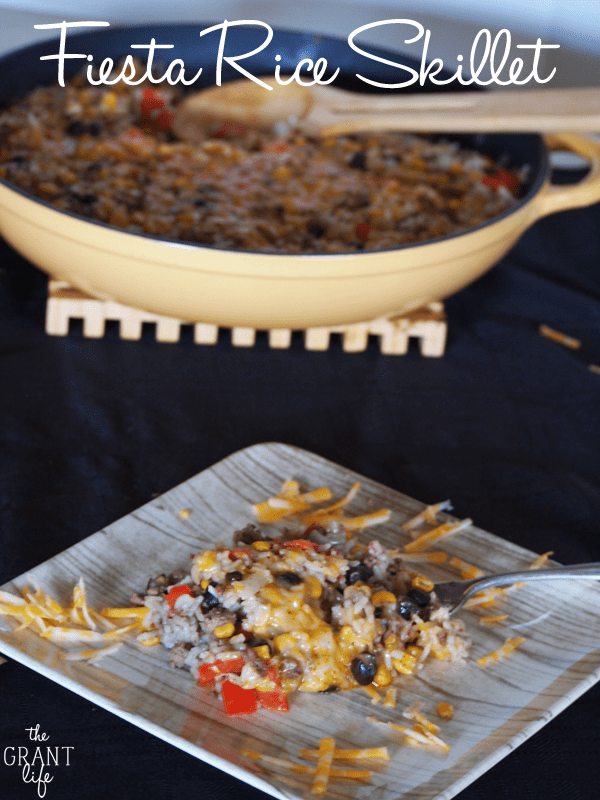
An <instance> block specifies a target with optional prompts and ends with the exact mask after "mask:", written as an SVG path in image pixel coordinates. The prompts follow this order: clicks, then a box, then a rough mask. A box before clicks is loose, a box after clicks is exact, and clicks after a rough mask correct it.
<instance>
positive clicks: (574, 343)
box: [538, 323, 581, 350]
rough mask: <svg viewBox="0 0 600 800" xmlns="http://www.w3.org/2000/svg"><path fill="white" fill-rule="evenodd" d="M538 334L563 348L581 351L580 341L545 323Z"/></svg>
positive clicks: (539, 328)
mask: <svg viewBox="0 0 600 800" xmlns="http://www.w3.org/2000/svg"><path fill="white" fill-rule="evenodd" d="M538 333H539V334H540V336H544V337H545V338H546V339H552V341H553V342H557V343H558V344H562V345H563V347H568V348H569V349H570V350H579V348H580V347H581V341H580V340H579V339H575V338H574V337H573V336H568V335H567V334H566V333H561V332H560V331H557V330H555V329H554V328H551V327H550V326H549V325H544V324H543V323H542V324H541V325H540V326H539V327H538Z"/></svg>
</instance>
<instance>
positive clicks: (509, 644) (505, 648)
mask: <svg viewBox="0 0 600 800" xmlns="http://www.w3.org/2000/svg"><path fill="white" fill-rule="evenodd" d="M524 641H525V638H524V637H523V636H515V637H514V638H513V639H511V638H508V639H507V640H506V641H505V642H504V644H501V645H500V647H498V648H497V649H496V650H494V651H493V652H491V653H488V654H487V655H485V656H481V658H478V659H477V663H478V664H479V666H480V667H487V666H488V665H489V664H493V663H494V662H496V661H500V660H501V659H502V658H506V656H508V655H510V654H511V653H512V652H513V651H514V650H516V649H517V647H519V646H520V645H522V644H523V642H524Z"/></svg>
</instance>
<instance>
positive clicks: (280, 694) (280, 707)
mask: <svg viewBox="0 0 600 800" xmlns="http://www.w3.org/2000/svg"><path fill="white" fill-rule="evenodd" d="M269 678H270V679H271V680H272V681H273V683H274V684H275V688H274V689H257V690H256V697H257V698H258V702H259V703H260V704H261V706H262V707H263V708H268V709H269V711H283V712H285V711H289V710H290V705H289V703H288V699H287V695H286V693H285V692H284V691H283V689H282V688H281V684H280V683H279V681H278V680H277V673H276V672H275V668H274V667H272V666H271V667H269Z"/></svg>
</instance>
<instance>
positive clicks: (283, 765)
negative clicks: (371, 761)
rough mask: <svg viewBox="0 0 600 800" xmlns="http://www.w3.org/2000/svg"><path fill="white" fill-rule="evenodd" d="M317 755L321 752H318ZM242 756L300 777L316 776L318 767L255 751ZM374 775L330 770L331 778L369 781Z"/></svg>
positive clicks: (355, 771)
mask: <svg viewBox="0 0 600 800" xmlns="http://www.w3.org/2000/svg"><path fill="white" fill-rule="evenodd" d="M316 752H317V753H318V752H319V751H316ZM241 753H242V755H243V756H245V757H246V758H251V759H252V760H253V761H259V762H260V763H261V764H264V765H266V766H270V767H278V768H280V769H287V770H289V771H290V772H294V773H296V774H298V775H311V776H313V775H316V774H317V769H318V765H317V766H316V767H311V766H308V765H306V764H297V763H296V762H295V761H288V760H287V759H285V758H275V757H274V756H267V755H263V754H262V753H257V752H255V751H253V750H242V751H241ZM371 775H372V773H371V770H366V769H337V768H331V769H330V770H329V778H346V779H350V780H358V781H365V780H369V778H370V777H371Z"/></svg>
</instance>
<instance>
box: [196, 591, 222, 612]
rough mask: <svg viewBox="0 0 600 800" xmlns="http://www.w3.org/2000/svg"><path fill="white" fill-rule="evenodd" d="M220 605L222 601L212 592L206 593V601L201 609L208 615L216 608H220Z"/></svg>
mask: <svg viewBox="0 0 600 800" xmlns="http://www.w3.org/2000/svg"><path fill="white" fill-rule="evenodd" d="M220 605H221V601H220V600H219V598H218V597H216V596H215V595H214V594H213V593H212V592H208V591H207V592H204V600H203V601H202V603H201V604H200V609H201V611H202V613H203V614H207V613H208V612H209V611H212V610H213V609H214V608H218V607H219V606H220Z"/></svg>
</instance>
